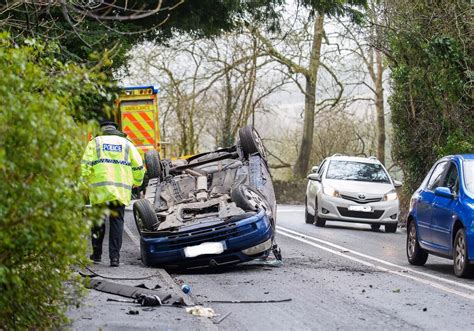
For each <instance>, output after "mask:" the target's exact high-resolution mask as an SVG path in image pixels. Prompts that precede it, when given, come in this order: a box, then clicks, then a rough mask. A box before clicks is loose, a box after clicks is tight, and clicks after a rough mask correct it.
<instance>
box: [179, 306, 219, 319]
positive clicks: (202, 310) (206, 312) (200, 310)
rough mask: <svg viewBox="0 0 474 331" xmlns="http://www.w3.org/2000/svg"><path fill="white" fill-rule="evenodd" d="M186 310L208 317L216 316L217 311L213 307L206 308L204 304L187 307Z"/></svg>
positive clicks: (195, 314) (192, 313)
mask: <svg viewBox="0 0 474 331" xmlns="http://www.w3.org/2000/svg"><path fill="white" fill-rule="evenodd" d="M186 312H187V313H188V314H191V315H194V316H201V317H207V318H213V317H214V316H216V313H215V312H214V310H213V309H212V308H206V307H203V306H194V307H190V308H186Z"/></svg>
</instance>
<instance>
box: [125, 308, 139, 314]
mask: <svg viewBox="0 0 474 331" xmlns="http://www.w3.org/2000/svg"><path fill="white" fill-rule="evenodd" d="M126 314H127V315H138V314H140V312H139V311H138V310H133V309H130V310H129V311H128V312H127V313H126Z"/></svg>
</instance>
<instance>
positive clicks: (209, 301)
mask: <svg viewBox="0 0 474 331" xmlns="http://www.w3.org/2000/svg"><path fill="white" fill-rule="evenodd" d="M290 301H292V299H291V298H288V299H281V300H206V301H204V302H206V303H280V302H290Z"/></svg>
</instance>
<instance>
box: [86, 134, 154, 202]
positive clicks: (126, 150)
mask: <svg viewBox="0 0 474 331" xmlns="http://www.w3.org/2000/svg"><path fill="white" fill-rule="evenodd" d="M81 172H82V176H83V178H84V179H85V180H87V182H88V183H89V186H90V191H89V199H90V202H91V204H93V205H94V204H99V203H105V202H110V201H119V202H121V203H123V204H124V205H128V204H129V203H130V200H131V191H132V186H133V185H135V186H139V185H141V184H142V181H143V176H144V174H145V170H144V169H143V161H142V158H141V156H140V154H139V153H138V151H137V149H136V148H135V146H133V144H132V143H131V142H130V141H129V140H127V139H126V138H123V137H119V136H116V135H103V136H98V137H96V138H94V139H92V140H91V141H89V144H88V145H87V147H86V150H85V152H84V156H83V157H82V164H81Z"/></svg>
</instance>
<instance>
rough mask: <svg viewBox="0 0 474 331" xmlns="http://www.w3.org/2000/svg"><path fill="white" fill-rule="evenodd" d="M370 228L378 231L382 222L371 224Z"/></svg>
mask: <svg viewBox="0 0 474 331" xmlns="http://www.w3.org/2000/svg"><path fill="white" fill-rule="evenodd" d="M370 228H371V229H372V231H378V230H380V224H370Z"/></svg>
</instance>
